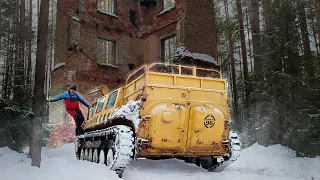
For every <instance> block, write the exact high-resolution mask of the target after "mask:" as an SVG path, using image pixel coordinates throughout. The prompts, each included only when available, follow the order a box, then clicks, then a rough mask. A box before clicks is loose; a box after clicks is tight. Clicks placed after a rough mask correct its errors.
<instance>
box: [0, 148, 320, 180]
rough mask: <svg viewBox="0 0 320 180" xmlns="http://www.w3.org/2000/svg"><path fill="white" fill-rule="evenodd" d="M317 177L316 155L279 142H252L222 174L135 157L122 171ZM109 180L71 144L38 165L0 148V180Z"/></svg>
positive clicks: (293, 179)
mask: <svg viewBox="0 0 320 180" xmlns="http://www.w3.org/2000/svg"><path fill="white" fill-rule="evenodd" d="M312 178H313V179H314V180H320V158H313V159H310V158H296V157H294V152H293V151H291V150H288V149H286V148H284V147H282V146H280V145H276V146H271V147H268V148H265V147H262V146H259V145H256V144H255V145H253V146H251V147H249V148H247V149H244V150H243V151H242V153H241V157H240V159H239V160H238V161H236V162H235V163H234V164H232V165H231V166H230V167H228V168H227V169H226V170H225V171H224V172H222V173H210V172H207V171H205V170H204V169H202V168H199V167H197V166H195V165H193V164H186V163H184V162H183V161H181V160H176V159H169V160H159V161H155V160H154V161H151V160H146V159H139V160H138V162H132V163H131V164H130V165H129V167H128V168H127V169H126V170H125V173H124V176H123V179H125V180H160V179H161V180H179V179H181V180H182V179H183V180H213V179H227V180H298V179H299V180H312ZM71 179H84V180H97V179H98V180H113V179H118V177H117V176H116V174H115V173H114V172H111V171H109V170H107V169H106V167H105V166H103V165H98V164H94V163H90V162H82V161H77V160H76V159H75V157H74V146H73V144H68V145H64V146H63V147H61V148H59V149H46V148H44V149H43V155H42V167H41V168H40V169H39V168H34V167H31V166H30V159H28V158H26V157H25V154H19V153H16V152H13V151H11V150H9V149H8V148H0V180H71Z"/></svg>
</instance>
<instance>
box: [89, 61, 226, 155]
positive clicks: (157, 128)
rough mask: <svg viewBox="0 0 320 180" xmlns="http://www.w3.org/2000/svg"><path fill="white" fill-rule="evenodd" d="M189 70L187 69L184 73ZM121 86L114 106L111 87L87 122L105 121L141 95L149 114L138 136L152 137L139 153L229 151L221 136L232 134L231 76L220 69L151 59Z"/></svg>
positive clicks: (144, 113) (144, 111)
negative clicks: (110, 102) (227, 77)
mask: <svg viewBox="0 0 320 180" xmlns="http://www.w3.org/2000/svg"><path fill="white" fill-rule="evenodd" d="M158 65H160V66H163V68H164V69H165V71H164V72H163V68H158V67H157V66H158ZM154 69H161V71H157V70H154ZM186 69H187V70H188V71H185V70H186ZM184 71H185V72H187V73H188V74H187V75H183V73H184ZM198 71H199V72H200V71H207V72H209V73H211V74H214V75H215V77H206V76H205V77H203V75H201V77H200V75H199V76H198V74H199V73H198ZM216 76H217V77H216ZM118 91H119V93H118V97H117V99H116V103H115V105H114V107H113V108H110V109H106V108H105V107H106V104H107V99H108V97H109V95H110V94H111V93H110V94H108V95H105V96H104V97H102V98H105V103H104V105H103V110H102V111H101V112H97V113H95V114H94V115H93V116H92V117H90V118H89V119H88V120H87V121H86V123H85V128H90V127H91V128H92V127H94V126H96V125H98V124H99V123H103V121H106V120H107V117H108V115H109V114H110V113H111V112H112V111H114V109H115V108H117V107H120V106H122V105H124V104H126V103H127V102H128V101H130V100H137V99H139V98H142V99H143V100H144V103H143V105H142V108H141V111H140V117H145V118H142V120H141V123H140V128H139V132H138V133H137V137H138V138H142V139H145V140H148V141H149V143H147V144H140V146H141V149H142V150H140V151H139V154H138V156H140V157H147V156H162V155H163V156H206V155H224V154H225V153H228V149H227V146H226V145H223V144H222V141H224V140H227V138H228V134H229V123H228V121H229V120H230V111H229V108H228V102H227V89H226V80H224V79H221V74H220V73H219V72H217V71H214V70H208V69H201V68H196V67H188V66H180V65H166V64H165V65H163V64H152V65H150V66H148V67H147V66H142V67H141V68H140V69H138V70H137V71H135V72H134V73H133V74H132V75H130V76H129V77H128V80H127V85H126V86H125V87H123V88H120V89H118ZM100 100H101V99H100ZM98 102H99V100H98ZM96 109H97V108H96ZM104 116H106V118H104Z"/></svg>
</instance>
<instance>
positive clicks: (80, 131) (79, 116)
mask: <svg viewBox="0 0 320 180" xmlns="http://www.w3.org/2000/svg"><path fill="white" fill-rule="evenodd" d="M83 121H84V117H83V114H82V112H81V110H80V109H79V110H76V118H75V123H76V135H77V136H78V135H81V134H84V130H83V129H82V127H81V125H82V123H83Z"/></svg>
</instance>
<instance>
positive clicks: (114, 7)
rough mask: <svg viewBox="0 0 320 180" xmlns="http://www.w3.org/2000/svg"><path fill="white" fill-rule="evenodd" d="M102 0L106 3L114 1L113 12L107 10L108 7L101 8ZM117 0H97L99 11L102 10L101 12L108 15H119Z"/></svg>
mask: <svg viewBox="0 0 320 180" xmlns="http://www.w3.org/2000/svg"><path fill="white" fill-rule="evenodd" d="M101 1H105V3H106V4H107V3H108V2H110V1H113V4H114V5H113V12H109V11H108V10H107V8H105V9H104V8H101V7H100V2H101ZM117 2H118V1H117V0H97V11H98V12H100V13H103V14H106V15H111V16H114V17H117V16H116V14H117Z"/></svg>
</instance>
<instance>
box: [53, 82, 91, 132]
mask: <svg viewBox="0 0 320 180" xmlns="http://www.w3.org/2000/svg"><path fill="white" fill-rule="evenodd" d="M62 99H64V104H65V107H66V111H67V112H68V114H70V115H71V116H72V118H73V119H74V122H75V123H76V135H81V134H83V133H84V130H83V129H82V127H81V125H82V123H83V121H84V116H83V114H82V112H81V110H80V107H79V101H80V102H81V103H82V104H83V105H85V106H86V107H88V108H89V104H88V103H87V102H86V101H85V100H84V99H83V98H82V97H81V95H80V94H79V93H77V85H73V86H72V87H71V88H70V89H69V90H68V91H65V92H63V93H62V94H61V95H59V96H56V97H53V98H51V99H49V100H48V102H55V101H59V100H62Z"/></svg>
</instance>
